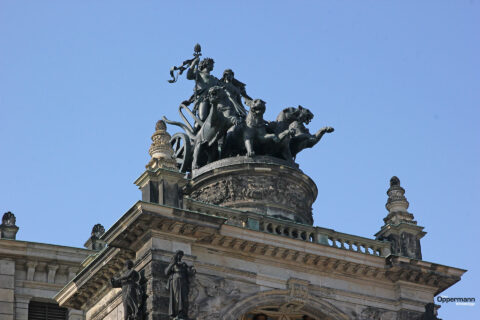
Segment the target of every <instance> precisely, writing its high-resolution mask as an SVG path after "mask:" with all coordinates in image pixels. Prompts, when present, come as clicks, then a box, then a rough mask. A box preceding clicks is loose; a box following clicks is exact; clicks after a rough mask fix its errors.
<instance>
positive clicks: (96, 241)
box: [85, 223, 106, 251]
mask: <svg viewBox="0 0 480 320" xmlns="http://www.w3.org/2000/svg"><path fill="white" fill-rule="evenodd" d="M104 233H105V228H104V227H103V226H102V225H101V224H100V223H97V224H96V225H94V226H93V228H92V233H91V236H90V238H89V239H88V240H87V242H86V243H85V247H86V248H88V249H90V250H95V251H100V250H102V249H103V248H105V246H106V244H105V241H103V240H101V239H100V238H101V237H102V235H103V234H104Z"/></svg>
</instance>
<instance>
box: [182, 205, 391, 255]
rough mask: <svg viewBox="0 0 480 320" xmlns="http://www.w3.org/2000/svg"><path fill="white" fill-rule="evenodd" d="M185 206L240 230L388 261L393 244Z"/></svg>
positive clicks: (230, 211) (224, 210) (257, 216)
mask: <svg viewBox="0 0 480 320" xmlns="http://www.w3.org/2000/svg"><path fill="white" fill-rule="evenodd" d="M184 206H185V209H188V210H192V211H197V212H201V213H206V214H210V215H214V216H219V217H223V218H227V219H228V221H227V224H230V225H235V226H238V227H243V228H248V229H252V230H258V231H262V232H266V233H270V234H274V235H278V236H282V237H288V238H292V239H296V240H301V241H307V242H312V243H317V244H321V245H326V246H329V247H333V248H338V249H343V250H349V251H354V252H359V253H363V254H368V255H373V256H379V257H386V256H388V255H389V254H390V242H387V241H379V240H374V239H368V238H364V237H359V236H355V235H351V234H347V233H341V232H337V231H335V230H332V229H326V228H321V227H313V226H309V225H306V224H301V223H295V222H293V221H288V220H284V219H276V218H273V217H268V216H264V215H260V214H256V213H253V212H240V211H239V210H234V209H228V208H224V207H220V206H215V205H210V204H207V203H203V202H200V201H196V200H192V199H189V198H186V199H184Z"/></svg>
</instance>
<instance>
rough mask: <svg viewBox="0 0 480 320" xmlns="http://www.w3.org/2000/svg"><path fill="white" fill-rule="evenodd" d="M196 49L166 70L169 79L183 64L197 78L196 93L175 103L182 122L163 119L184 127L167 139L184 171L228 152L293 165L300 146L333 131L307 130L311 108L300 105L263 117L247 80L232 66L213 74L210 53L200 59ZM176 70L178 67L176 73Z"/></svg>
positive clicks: (262, 106) (261, 105) (261, 104)
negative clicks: (274, 116)
mask: <svg viewBox="0 0 480 320" xmlns="http://www.w3.org/2000/svg"><path fill="white" fill-rule="evenodd" d="M194 51H195V52H194V54H193V55H194V58H193V59H190V60H186V61H184V62H183V64H182V65H181V66H179V67H173V68H172V69H171V71H170V74H171V76H172V80H170V81H169V82H171V83H173V82H175V81H176V80H177V77H178V75H180V74H182V72H183V71H185V70H187V79H189V80H195V87H194V94H193V95H192V96H191V97H190V98H189V99H188V100H186V101H183V102H182V103H181V104H180V107H179V113H180V117H181V118H182V120H183V121H184V123H181V122H177V121H170V120H168V119H166V118H165V117H164V121H165V122H166V123H168V124H172V125H176V126H179V127H181V128H182V129H183V130H184V132H179V133H176V134H174V135H173V136H172V140H171V144H172V147H173V149H174V152H175V156H176V158H177V164H178V167H179V169H180V170H181V171H182V172H187V171H192V170H195V169H198V168H200V167H202V166H204V165H206V164H208V163H211V162H213V161H216V160H219V159H223V158H228V157H232V156H248V157H253V156H255V155H263V156H271V157H277V158H282V159H284V160H286V161H287V162H289V163H290V164H291V165H292V166H297V165H296V164H295V162H294V160H295V157H296V155H297V154H298V153H299V152H300V151H302V150H304V149H306V148H311V147H313V146H314V145H315V144H317V143H318V142H319V141H320V139H321V138H322V137H323V135H324V134H325V133H330V132H333V128H332V127H324V128H322V129H320V130H319V131H317V132H316V133H315V134H311V133H310V132H309V130H308V128H307V127H306V126H305V125H307V124H308V123H309V122H310V121H311V120H312V118H313V114H312V113H311V112H310V110H308V109H306V108H303V107H302V106H299V107H298V108H286V109H284V110H283V111H282V112H281V113H280V114H279V116H278V117H277V120H276V121H272V122H267V121H265V120H264V119H263V114H264V113H265V102H264V101H263V100H261V99H255V100H253V99H252V98H251V97H250V96H249V95H248V94H247V92H246V90H245V84H244V83H242V82H240V81H238V80H237V79H235V77H234V73H233V71H232V70H231V69H226V70H225V71H224V72H223V76H222V78H221V79H218V78H216V77H215V76H213V75H211V74H210V73H211V71H213V65H214V61H213V59H211V58H205V59H203V60H201V61H200V56H201V47H200V45H196V46H195V48H194ZM175 71H178V75H177V77H175V75H174V72H175ZM242 98H243V99H244V100H245V104H246V105H247V106H249V107H250V111H249V112H247V110H246V109H245V107H244V105H243V104H242ZM192 103H193V109H192V110H190V109H189V107H188V106H189V105H190V104H192ZM185 112H186V113H187V114H189V115H190V117H191V118H192V119H193V123H191V122H190V121H189V120H188V119H187V117H186V116H185V114H184V113H185Z"/></svg>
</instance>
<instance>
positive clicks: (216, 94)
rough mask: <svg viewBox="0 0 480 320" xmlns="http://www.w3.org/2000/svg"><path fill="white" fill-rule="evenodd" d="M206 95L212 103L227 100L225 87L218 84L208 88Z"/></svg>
mask: <svg viewBox="0 0 480 320" xmlns="http://www.w3.org/2000/svg"><path fill="white" fill-rule="evenodd" d="M207 97H208V100H209V101H210V103H212V104H218V103H220V102H222V101H227V99H228V97H227V94H226V93H225V89H224V88H222V87H220V86H213V87H211V88H210V89H208V94H207Z"/></svg>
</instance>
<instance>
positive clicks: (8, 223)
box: [0, 211, 19, 240]
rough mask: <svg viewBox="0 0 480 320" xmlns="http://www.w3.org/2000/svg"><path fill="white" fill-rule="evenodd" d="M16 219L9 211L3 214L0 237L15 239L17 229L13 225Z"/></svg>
mask: <svg viewBox="0 0 480 320" xmlns="http://www.w3.org/2000/svg"><path fill="white" fill-rule="evenodd" d="M16 220H17V219H16V218H15V215H14V214H13V213H11V212H10V211H8V212H5V213H4V214H3V217H2V224H0V239H12V240H15V239H16V236H17V232H18V229H19V228H18V227H17V226H16V225H15V223H16Z"/></svg>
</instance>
